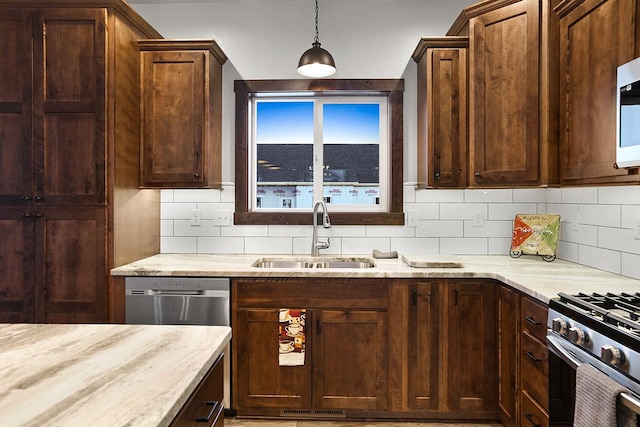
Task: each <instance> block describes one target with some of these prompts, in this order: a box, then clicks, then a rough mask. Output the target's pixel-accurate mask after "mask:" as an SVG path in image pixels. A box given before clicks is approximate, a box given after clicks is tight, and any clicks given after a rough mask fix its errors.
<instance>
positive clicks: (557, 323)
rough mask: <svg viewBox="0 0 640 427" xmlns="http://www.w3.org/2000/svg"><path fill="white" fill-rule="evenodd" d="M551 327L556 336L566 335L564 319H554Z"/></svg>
mask: <svg viewBox="0 0 640 427" xmlns="http://www.w3.org/2000/svg"><path fill="white" fill-rule="evenodd" d="M551 327H552V329H553V332H555V333H557V334H560V335H565V334H566V333H567V322H565V321H564V319H561V318H559V317H556V318H555V319H553V323H552V326H551Z"/></svg>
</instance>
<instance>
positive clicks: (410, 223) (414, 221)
mask: <svg viewBox="0 0 640 427" xmlns="http://www.w3.org/2000/svg"><path fill="white" fill-rule="evenodd" d="M417 226H418V211H415V210H411V211H407V227H417Z"/></svg>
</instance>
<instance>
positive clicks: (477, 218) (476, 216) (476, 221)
mask: <svg viewBox="0 0 640 427" xmlns="http://www.w3.org/2000/svg"><path fill="white" fill-rule="evenodd" d="M472 221H473V226H474V227H484V218H483V217H482V211H481V210H480V209H476V210H474V211H473V218H472Z"/></svg>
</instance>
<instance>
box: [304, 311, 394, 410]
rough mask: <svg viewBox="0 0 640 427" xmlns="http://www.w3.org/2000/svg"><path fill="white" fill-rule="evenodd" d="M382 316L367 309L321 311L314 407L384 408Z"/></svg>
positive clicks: (316, 342)
mask: <svg viewBox="0 0 640 427" xmlns="http://www.w3.org/2000/svg"><path fill="white" fill-rule="evenodd" d="M386 317H387V314H386V312H381V311H373V310H372V311H357V310H323V311H322V312H321V315H319V317H316V319H315V322H314V323H315V325H316V333H315V335H314V339H313V344H314V346H315V351H314V353H313V381H314V382H313V401H314V407H316V408H322V409H345V408H347V409H369V410H378V411H384V410H386V409H387V406H388V403H387V401H388V397H387V371H388V366H387V365H388V355H387V351H388V345H387V325H386Z"/></svg>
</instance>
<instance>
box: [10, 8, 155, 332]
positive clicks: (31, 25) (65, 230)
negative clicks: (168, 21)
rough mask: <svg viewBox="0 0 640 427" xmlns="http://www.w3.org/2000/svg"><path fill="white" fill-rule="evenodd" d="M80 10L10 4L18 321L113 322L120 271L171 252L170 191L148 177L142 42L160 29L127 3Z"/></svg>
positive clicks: (13, 294)
mask: <svg viewBox="0 0 640 427" xmlns="http://www.w3.org/2000/svg"><path fill="white" fill-rule="evenodd" d="M69 6H74V5H72V4H70V3H69V2H67V1H60V2H57V1H48V2H42V1H40V2H38V1H29V0H27V1H17V0H16V1H9V0H1V1H0V32H2V34H3V37H2V40H1V41H0V45H2V49H3V50H2V51H3V52H4V53H5V55H4V57H5V59H4V60H3V61H2V64H1V65H0V76H1V77H0V93H2V95H0V171H1V172H0V174H1V178H2V179H1V180H0V181H1V182H0V203H1V206H2V207H1V208H0V232H1V233H2V234H0V239H2V240H3V241H10V242H12V246H10V247H6V246H5V245H3V249H2V252H3V256H2V257H0V283H2V284H1V285H0V286H1V287H2V291H1V292H0V318H2V319H5V320H7V321H25V322H32V321H37V322H104V321H107V320H108V312H109V306H108V300H109V280H110V279H109V269H110V268H112V267H114V266H116V265H119V264H123V263H126V262H131V261H133V260H135V259H139V258H141V257H144V256H148V255H152V254H154V253H157V252H158V251H159V237H158V236H159V235H158V233H159V197H158V194H157V192H146V193H143V192H141V191H139V190H138V185H137V184H138V183H137V177H138V175H139V173H138V171H139V166H138V161H137V158H138V153H139V132H138V130H137V129H138V125H137V123H138V121H139V99H138V97H137V96H136V95H135V94H137V93H138V92H139V89H138V83H137V76H138V74H139V64H138V62H137V60H138V52H137V44H136V40H137V39H138V38H144V37H159V35H158V33H157V32H156V31H155V30H153V28H152V27H151V26H149V25H148V24H147V23H146V22H144V21H143V20H142V19H141V18H140V16H139V15H137V14H136V13H135V12H134V11H133V10H132V9H130V8H129V6H127V5H126V4H125V3H123V2H121V1H119V0H110V1H108V0H105V1H104V2H103V3H100V2H92V3H91V4H88V3H81V2H79V3H78V4H77V5H75V6H77V7H69ZM70 40H73V41H74V42H73V43H70V42H69V41H70ZM116 59H117V60H116ZM132 93H134V95H133V96H132ZM5 178H6V179H5ZM125 205H126V208H125V207H124V206H125ZM120 207H123V208H122V209H118V208H120ZM116 210H117V211H116ZM131 212H135V215H132V216H129V215H128V214H130V213H131ZM132 236H133V237H136V238H139V239H138V240H137V241H136V242H135V243H133V244H131V245H129V243H130V242H131V239H132ZM125 242H126V246H125V245H123V244H124V243H125Z"/></svg>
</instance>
